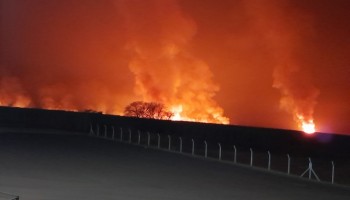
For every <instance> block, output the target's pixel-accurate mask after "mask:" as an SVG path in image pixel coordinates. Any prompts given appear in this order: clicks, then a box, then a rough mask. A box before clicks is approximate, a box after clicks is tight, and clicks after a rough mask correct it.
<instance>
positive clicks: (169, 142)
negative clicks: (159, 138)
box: [168, 135, 171, 151]
mask: <svg viewBox="0 0 350 200" xmlns="http://www.w3.org/2000/svg"><path fill="white" fill-rule="evenodd" d="M168 138H169V147H168V150H169V151H170V149H171V137H170V135H168Z"/></svg>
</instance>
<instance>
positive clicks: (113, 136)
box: [112, 126, 115, 140]
mask: <svg viewBox="0 0 350 200" xmlns="http://www.w3.org/2000/svg"><path fill="white" fill-rule="evenodd" d="M114 139H115V135H114V126H112V140H114Z"/></svg>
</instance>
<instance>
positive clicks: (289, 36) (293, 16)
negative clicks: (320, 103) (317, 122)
mask: <svg viewBox="0 0 350 200" xmlns="http://www.w3.org/2000/svg"><path fill="white" fill-rule="evenodd" d="M246 9H247V11H248V15H249V16H251V17H252V19H253V20H252V22H253V25H254V28H255V30H256V31H257V32H258V33H259V34H261V36H262V39H263V40H264V42H265V45H266V48H268V50H269V53H270V56H271V58H272V60H273V62H274V63H273V64H274V70H273V87H274V88H276V89H278V90H279V91H280V93H281V100H280V106H281V108H282V109H284V110H285V111H287V112H289V113H290V114H292V115H293V117H294V119H295V120H296V122H297V123H298V125H299V127H300V128H302V125H303V123H305V122H306V123H308V122H310V123H313V113H314V108H315V105H316V103H317V97H318V95H319V90H318V89H317V88H316V87H315V86H313V84H312V83H311V82H310V80H309V78H308V77H307V75H306V74H305V71H303V68H305V67H304V66H303V65H304V64H303V63H302V62H300V60H301V59H300V55H299V54H298V53H299V52H298V50H299V49H300V48H301V47H300V44H303V43H304V42H303V40H305V39H306V38H308V36H309V35H310V34H311V33H312V27H310V24H311V23H310V22H308V18H307V16H305V15H302V14H301V13H300V12H298V11H296V10H293V9H291V8H290V6H289V2H288V1H272V0H264V1H262V0H252V1H247V2H246Z"/></svg>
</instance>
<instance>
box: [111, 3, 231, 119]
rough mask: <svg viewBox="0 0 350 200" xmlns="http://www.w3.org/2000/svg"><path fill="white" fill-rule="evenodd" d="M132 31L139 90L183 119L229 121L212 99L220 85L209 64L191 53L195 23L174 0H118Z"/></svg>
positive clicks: (130, 47)
mask: <svg viewBox="0 0 350 200" xmlns="http://www.w3.org/2000/svg"><path fill="white" fill-rule="evenodd" d="M117 5H118V7H119V9H120V11H121V13H123V16H124V17H125V21H126V29H127V33H128V36H129V37H128V43H127V48H128V50H129V51H130V52H131V53H132V58H131V61H130V64H129V67H130V70H131V71H132V73H133V74H134V75H135V83H136V86H135V92H136V94H137V95H138V96H140V97H141V98H142V99H143V100H144V101H151V102H152V101H154V102H161V103H164V104H165V105H166V106H168V107H169V108H170V109H171V110H172V111H173V112H175V114H177V112H178V114H181V117H182V119H186V120H195V121H202V122H214V123H228V118H226V117H224V116H223V109H222V108H221V107H219V106H218V105H217V103H216V102H215V101H214V100H213V97H214V95H215V93H216V92H218V91H219V87H218V85H217V84H215V83H214V82H213V81H212V77H213V74H212V72H211V71H210V68H209V67H208V66H207V64H206V63H205V62H203V61H202V60H200V59H198V58H196V57H195V56H193V55H192V54H191V53H190V52H189V51H188V50H187V49H188V44H189V42H190V41H191V39H192V37H193V36H194V35H195V33H196V25H195V22H193V21H192V20H191V19H190V18H188V17H186V16H184V14H183V13H182V12H181V8H180V7H179V4H178V3H177V1H175V0H167V1H164V0H150V1H139V0H127V1H118V4H117Z"/></svg>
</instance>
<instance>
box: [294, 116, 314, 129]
mask: <svg viewBox="0 0 350 200" xmlns="http://www.w3.org/2000/svg"><path fill="white" fill-rule="evenodd" d="M297 118H298V122H299V124H300V128H301V129H302V131H304V132H305V133H306V134H314V133H315V132H316V125H315V123H314V121H313V120H312V119H309V120H305V119H304V117H303V116H302V115H297Z"/></svg>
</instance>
